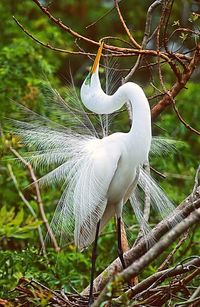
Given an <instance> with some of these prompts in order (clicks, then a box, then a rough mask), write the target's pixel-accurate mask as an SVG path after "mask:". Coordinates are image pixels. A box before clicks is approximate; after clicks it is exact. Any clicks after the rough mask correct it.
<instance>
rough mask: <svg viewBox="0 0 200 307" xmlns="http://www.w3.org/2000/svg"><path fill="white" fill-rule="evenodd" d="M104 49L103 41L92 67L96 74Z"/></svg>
mask: <svg viewBox="0 0 200 307" xmlns="http://www.w3.org/2000/svg"><path fill="white" fill-rule="evenodd" d="M102 50H103V42H101V45H100V47H99V49H98V51H97V55H96V58H95V60H94V64H93V66H92V69H91V73H92V74H94V73H95V71H96V69H97V66H98V64H99V61H100V58H101V54H102Z"/></svg>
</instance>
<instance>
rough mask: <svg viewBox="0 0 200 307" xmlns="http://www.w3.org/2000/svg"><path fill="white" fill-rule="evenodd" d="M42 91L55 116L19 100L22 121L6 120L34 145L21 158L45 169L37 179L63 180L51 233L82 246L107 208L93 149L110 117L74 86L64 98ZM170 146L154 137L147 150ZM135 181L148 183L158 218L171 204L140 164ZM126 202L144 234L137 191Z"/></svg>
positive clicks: (146, 227)
mask: <svg viewBox="0 0 200 307" xmlns="http://www.w3.org/2000/svg"><path fill="white" fill-rule="evenodd" d="M113 71H114V69H113V67H112V66H111V67H110V68H109V70H108V72H110V73H108V72H107V74H106V76H107V80H109V82H107V85H106V91H107V93H108V94H109V93H110V88H109V84H112V85H113V84H115V82H113V81H112V78H111V77H112V75H113ZM112 90H113V88H112V89H111V91H112ZM45 97H46V102H47V103H48V112H49V113H50V114H51V118H54V120H51V119H49V118H47V117H45V116H42V115H39V114H37V113H35V112H33V111H31V110H29V109H27V108H25V107H23V106H20V105H19V108H20V111H21V114H22V115H23V116H24V118H26V121H19V120H14V119H13V120H11V122H12V125H13V128H14V133H15V134H17V135H19V136H20V137H21V140H22V142H23V143H24V144H25V145H26V146H27V147H28V148H30V149H32V150H33V149H34V151H31V152H29V154H28V155H27V156H26V159H27V160H28V161H30V162H31V164H32V165H33V166H34V168H39V169H41V168H44V169H45V170H46V172H47V173H46V175H44V176H43V177H41V178H40V179H39V183H40V184H42V185H51V184H55V183H59V184H62V185H63V193H62V195H61V198H60V200H59V202H58V205H57V208H56V210H55V214H54V217H53V219H52V222H51V227H52V229H53V231H54V233H55V234H56V235H57V236H58V237H59V239H60V242H61V243H62V244H65V243H66V241H68V240H69V238H70V234H71V233H72V232H74V241H75V244H76V246H77V247H79V248H83V247H85V246H87V245H88V244H90V243H91V242H92V241H93V239H94V233H95V227H96V224H97V222H98V220H99V219H100V218H101V217H102V215H103V213H104V211H105V208H106V201H105V199H106V197H105V195H106V192H107V191H105V190H104V184H103V183H104V182H105V180H109V179H108V178H106V176H105V178H98V177H97V176H96V169H95V165H94V163H93V158H92V155H93V151H92V149H93V148H94V147H95V148H97V147H98V146H99V139H100V138H101V137H102V136H103V137H104V136H106V135H108V131H109V118H108V116H107V115H104V116H99V115H94V114H88V113H87V112H86V111H85V110H84V108H83V105H82V103H81V101H80V99H79V96H78V94H77V93H76V90H75V87H73V86H72V87H69V88H68V89H67V97H66V99H63V98H62V97H61V96H60V94H59V93H58V92H57V91H56V90H54V89H52V88H51V87H49V88H48V89H47V90H46V95H45ZM66 101H67V102H66ZM92 117H93V119H94V122H95V124H94V123H93V120H91V118H92ZM56 118H57V119H58V121H56ZM96 126H97V128H96ZM173 146H174V145H173V142H169V141H168V140H166V139H161V138H154V139H153V141H152V154H160V153H163V152H164V153H166V152H168V151H170V150H171V147H173ZM138 185H139V187H140V188H141V189H142V190H145V189H146V187H147V188H148V190H149V192H150V195H151V198H152V203H153V204H154V207H155V208H156V209H157V210H158V211H159V212H160V213H161V216H162V218H164V217H165V216H166V215H169V213H171V212H172V211H173V210H174V206H173V204H172V203H171V202H170V201H169V200H168V198H167V197H166V196H165V194H164V192H163V191H162V190H161V189H160V188H159V186H158V185H157V184H156V183H155V181H154V180H153V179H152V178H151V177H150V175H149V174H148V173H146V172H145V171H144V170H143V169H142V167H141V168H140V169H139V179H138ZM130 202H131V204H132V206H133V208H134V211H135V214H136V217H137V219H138V221H139V223H140V225H141V229H142V230H143V232H144V234H147V233H148V232H149V225H148V223H147V221H145V219H144V217H143V209H142V205H141V203H140V200H139V199H138V197H137V196H136V193H134V194H133V195H132V196H131V197H130ZM110 215H112V212H111V214H110ZM110 217H111V216H107V217H106V218H105V221H104V222H103V223H102V226H103V224H105V222H107V220H106V219H109V218H110Z"/></svg>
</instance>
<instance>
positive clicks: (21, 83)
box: [0, 0, 200, 297]
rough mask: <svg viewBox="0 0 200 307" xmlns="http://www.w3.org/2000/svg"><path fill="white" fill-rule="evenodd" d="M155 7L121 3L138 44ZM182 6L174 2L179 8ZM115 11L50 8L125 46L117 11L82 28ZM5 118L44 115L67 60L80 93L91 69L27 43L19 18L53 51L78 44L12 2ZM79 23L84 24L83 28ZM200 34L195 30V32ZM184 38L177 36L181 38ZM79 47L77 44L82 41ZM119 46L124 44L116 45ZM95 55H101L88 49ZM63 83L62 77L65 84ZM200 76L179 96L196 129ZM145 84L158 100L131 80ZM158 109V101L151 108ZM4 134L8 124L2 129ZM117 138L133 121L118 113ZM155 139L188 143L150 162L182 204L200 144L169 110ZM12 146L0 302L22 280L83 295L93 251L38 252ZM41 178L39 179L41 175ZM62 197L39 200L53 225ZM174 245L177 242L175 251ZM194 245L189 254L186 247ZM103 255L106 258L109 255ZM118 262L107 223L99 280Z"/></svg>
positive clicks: (1, 108) (1, 105)
mask: <svg viewBox="0 0 200 307" xmlns="http://www.w3.org/2000/svg"><path fill="white" fill-rule="evenodd" d="M150 2H152V1H143V2H142V1H139V0H136V1H134V9H133V6H132V2H131V1H121V2H120V7H121V10H122V12H123V16H124V17H125V20H126V22H127V25H128V26H129V28H130V30H131V32H132V33H133V34H134V37H135V38H136V40H138V41H139V42H141V38H142V34H143V29H144V26H145V12H146V10H147V7H148V5H149V3H150ZM176 3H177V2H176ZM176 3H175V5H174V13H173V16H172V18H171V20H170V21H169V24H170V25H171V27H172V28H173V30H175V29H176V27H179V26H180V25H181V16H180V6H179V5H177V4H176ZM112 5H113V2H112V1H91V0H87V1H75V0H71V1H66V0H60V1H53V3H52V4H51V6H50V7H51V10H52V11H53V12H54V13H55V15H56V16H58V17H60V18H61V20H62V21H63V22H64V23H66V24H67V25H69V26H70V27H72V29H75V30H76V31H78V32H80V33H83V34H85V35H87V36H90V37H94V38H95V39H96V40H98V39H99V38H101V37H103V36H107V35H114V36H119V37H121V38H123V39H126V40H127V37H126V35H125V33H124V29H123V28H122V26H121V24H120V23H119V19H118V17H117V14H116V12H115V11H114V10H113V11H111V13H110V14H108V15H106V16H105V17H104V18H103V19H102V20H101V21H99V22H97V23H96V24H95V25H94V26H93V27H90V28H88V29H86V28H85V27H86V26H87V25H89V24H91V23H92V22H94V21H95V20H96V19H97V18H99V17H101V16H102V15H104V14H105V13H106V12H107V10H108V9H110V8H111V7H112ZM0 13H1V19H0V28H1V40H0V117H2V118H3V117H18V116H19V112H18V108H17V106H16V104H15V103H13V102H12V101H10V100H14V101H16V102H19V103H22V104H23V105H25V106H27V107H29V108H30V109H33V110H37V111H38V112H41V113H43V112H44V111H43V99H42V97H41V95H40V93H41V80H43V81H44V82H46V80H47V79H48V80H49V81H50V82H51V84H52V85H53V87H55V88H56V89H57V90H58V91H59V92H61V93H64V92H65V80H63V79H64V78H68V75H69V73H68V72H69V64H68V63H69V60H70V65H71V67H72V74H73V76H74V79H75V80H74V82H75V84H76V85H77V86H78V87H79V85H80V83H81V82H82V80H83V79H84V77H85V76H86V74H87V72H86V69H87V68H88V67H89V66H90V63H91V62H90V61H89V60H88V59H87V58H80V57H79V58H77V57H69V55H66V54H61V53H55V52H53V51H51V50H48V49H45V48H43V47H41V46H40V45H38V44H36V43H35V42H33V41H32V40H31V39H30V38H29V37H27V36H26V35H25V34H24V33H23V32H22V31H21V30H20V29H19V28H18V27H17V25H16V24H15V22H14V21H13V19H12V15H15V16H16V17H17V18H19V20H20V22H21V23H22V24H23V25H24V26H25V27H26V28H27V29H28V30H29V31H30V32H31V33H33V34H34V35H35V36H36V37H38V38H39V39H41V40H42V41H44V42H46V43H47V42H49V43H50V44H52V45H53V46H56V47H60V48H66V49H70V48H72V47H74V43H73V38H72V37H70V36H69V35H68V34H67V33H64V32H61V31H60V30H59V29H58V28H57V27H56V26H55V25H53V24H52V23H50V21H49V20H48V18H47V17H46V16H45V15H43V14H42V13H41V11H40V10H39V9H38V8H37V7H36V6H35V5H34V3H33V1H30V0H24V1H23V4H22V2H21V1H7V0H2V1H1V6H0ZM159 13H160V12H159V10H157V13H156V14H155V16H154V18H153V26H154V24H155V23H156V21H157V18H158V14H159ZM80 20H81V22H80ZM197 21H198V18H197V15H192V16H191V18H190V20H189V22H191V23H195V24H197ZM197 28H198V27H197ZM179 36H180V37H179ZM194 40H195V38H194V37H192V36H190V35H189V36H186V35H185V33H179V34H178V37H177V41H185V42H186V44H188V45H191V44H193V42H194ZM78 43H79V42H78ZM115 43H116V44H118V45H119V46H120V45H121V44H122V43H121V42H118V41H115ZM80 45H81V47H83V48H85V50H88V49H89V48H92V47H91V46H88V45H85V44H84V43H82V42H81V43H80ZM89 51H90V52H92V51H96V49H95V48H94V50H92V49H91V50H89ZM134 61H135V59H134V58H130V57H129V58H127V59H121V60H120V68H125V69H127V68H128V69H129V68H130V67H132V66H133V63H134ZM162 69H163V71H164V75H165V82H166V86H167V87H168V85H169V86H170V85H171V84H172V82H173V80H174V75H173V74H172V73H170V71H169V68H167V67H166V66H164V65H163V66H162ZM152 71H153V73H154V76H155V80H154V84H156V86H158V87H159V83H160V81H159V78H158V74H157V71H155V70H153V69H152ZM63 76H64V77H63ZM198 78H199V75H198V74H197V76H195V75H194V76H193V78H192V80H191V81H190V82H189V83H188V84H187V89H184V90H182V92H181V93H180V94H179V95H178V97H177V106H178V108H179V111H180V113H181V115H182V116H183V118H184V119H185V120H186V121H187V122H188V123H190V124H191V125H192V126H194V127H196V128H197V129H200V127H199V107H200V100H199V82H198ZM133 81H135V82H139V83H140V84H143V86H144V89H145V92H146V93H147V94H149V95H154V94H155V93H154V91H152V87H151V88H150V86H149V84H150V81H152V80H151V76H150V74H149V71H148V70H147V69H144V70H140V71H138V73H136V74H135V76H134V80H133ZM153 103H155V101H154V102H153ZM2 122H3V124H4V127H5V129H6V127H7V124H5V123H4V121H2ZM112 128H113V130H114V131H127V130H128V129H129V122H128V119H127V114H126V112H123V113H120V114H119V115H118V116H117V117H116V118H114V120H113V126H112ZM153 134H154V135H159V136H165V137H167V138H172V139H175V140H177V141H183V142H184V143H180V144H178V145H177V150H176V151H175V152H173V153H171V155H169V156H167V157H166V156H163V157H154V158H153V159H152V161H151V164H152V166H153V167H155V168H156V169H157V170H159V171H161V172H163V173H165V174H166V175H167V179H165V180H163V179H160V178H159V177H156V179H157V180H158V181H159V183H160V184H161V185H162V187H163V189H164V190H165V191H166V192H167V194H168V195H169V196H170V198H171V199H172V200H174V202H175V203H176V204H178V203H179V202H180V201H181V200H183V199H184V198H185V197H186V196H187V195H188V194H189V193H190V192H191V190H192V188H193V183H194V174H195V170H196V168H197V165H198V160H199V146H200V138H198V137H196V135H194V134H192V133H191V132H190V131H189V130H187V129H186V128H185V127H184V126H183V124H182V123H180V121H179V120H178V119H177V116H176V115H175V113H174V111H173V110H172V109H171V108H169V109H168V110H167V111H166V112H165V113H163V114H162V116H160V118H159V119H158V121H157V122H156V124H155V125H154V126H153ZM10 145H12V146H13V147H14V148H16V149H17V150H19V151H20V152H25V151H26V149H25V148H23V147H22V146H21V145H20V144H19V143H17V140H16V138H15V137H13V136H11V135H10V134H9V133H6V132H4V135H3V137H2V138H1V141H0V158H1V159H2V161H1V165H0V186H1V189H0V199H1V208H0V240H1V241H0V242H1V251H0V296H4V297H7V296H8V295H9V296H10V295H12V294H10V293H9V294H8V291H10V290H12V289H13V288H14V287H15V286H16V285H17V283H18V281H19V278H21V277H22V276H25V277H26V278H34V279H36V280H38V281H40V282H41V283H44V284H45V285H47V286H48V287H50V288H52V289H61V288H62V287H64V289H65V290H66V291H70V292H73V291H72V287H75V288H76V289H77V290H78V291H80V290H81V289H83V288H84V287H85V286H86V285H87V284H88V282H89V271H90V257H91V248H88V249H87V250H86V251H84V252H83V253H78V252H76V251H75V248H74V246H73V245H69V246H67V247H66V248H64V249H63V250H62V251H61V253H60V254H56V253H55V252H54V250H52V249H48V251H47V258H48V259H46V258H45V257H44V256H43V255H42V254H41V253H40V241H39V237H38V232H37V227H38V226H39V225H41V228H42V229H43V232H44V227H43V225H42V224H41V221H40V222H38V221H36V220H35V219H33V218H32V217H31V216H30V213H29V211H28V209H27V208H26V207H25V206H24V205H23V203H22V201H21V199H20V197H19V195H18V192H17V190H16V188H15V186H14V184H13V181H12V178H11V177H10V174H9V172H8V169H7V161H6V159H13V155H12V154H11V153H10V151H9V146H10ZM9 162H10V163H12V166H13V172H14V174H15V176H16V178H17V181H18V184H19V188H20V189H21V191H22V192H23V194H24V195H25V197H26V199H27V200H28V202H29V204H30V205H31V206H32V207H33V209H34V211H35V213H36V215H37V216H39V212H38V207H37V204H36V201H35V191H34V189H33V187H32V186H31V187H29V188H27V186H28V185H29V184H30V183H31V179H30V177H29V173H28V171H27V170H26V168H24V167H23V166H22V165H21V164H19V163H16V161H15V160H11V161H9ZM37 175H38V177H39V175H40V174H39V173H37ZM59 196H60V190H59V188H57V187H52V188H51V189H48V190H45V189H43V190H42V200H43V203H44V209H45V212H46V214H47V217H48V220H49V221H50V219H51V217H52V215H53V212H54V210H55V207H56V203H57V201H58V198H59ZM126 219H127V224H128V225H133V226H134V225H135V224H136V220H135V217H134V216H133V212H132V210H131V209H130V208H129V209H128V210H127V214H126ZM158 220H159V218H158V216H155V215H154V214H153V215H152V218H151V223H152V224H155V223H156V222H157V221H158ZM137 232H138V228H137V227H135V228H134V229H131V231H130V233H131V239H132V240H133V239H135V238H136V236H137ZM199 241H200V237H199V233H198V232H197V231H195V232H194V237H193V239H192V238H191V237H190V236H189V238H188V239H187V240H185V242H184V244H183V246H182V247H181V249H180V251H179V252H178V254H177V255H176V257H174V259H173V263H177V262H178V261H180V259H182V257H183V255H184V257H189V256H191V255H193V254H198V252H199V251H198V246H197V244H196V243H195V242H199ZM175 245H176V242H175V243H174V246H172V248H173V247H175ZM33 246H35V247H34V248H33ZM188 246H189V248H187V247H188ZM105 255H106V256H105ZM116 255H117V245H116V233H115V224H114V222H111V223H109V225H108V226H107V227H106V229H105V231H104V233H103V234H102V235H101V236H100V238H99V245H98V258H97V273H100V272H101V271H102V270H103V269H104V268H105V267H106V266H107V265H108V264H109V263H111V261H112V260H113V259H114V258H115V257H116ZM165 256H166V255H165V254H164V255H162V256H161V257H160V258H159V260H158V259H155V262H154V263H153V264H152V265H151V266H149V268H148V269H147V270H146V271H145V272H144V274H143V275H142V277H143V276H144V277H146V276H148V275H150V274H151V273H153V272H155V268H157V267H158V265H159V264H160V263H161V262H162V260H163V259H164V257H165Z"/></svg>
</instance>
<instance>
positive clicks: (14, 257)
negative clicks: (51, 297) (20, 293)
mask: <svg viewBox="0 0 200 307" xmlns="http://www.w3.org/2000/svg"><path fill="white" fill-rule="evenodd" d="M0 255H1V257H0V296H4V297H5V296H7V291H10V290H12V289H14V288H15V286H16V285H17V283H18V281H19V279H20V278H21V277H22V276H23V277H26V278H28V279H32V278H33V279H35V280H38V281H40V282H41V283H43V284H45V285H46V286H48V287H50V288H51V289H61V288H64V290H65V291H66V292H71V291H73V290H72V289H73V288H75V289H77V291H80V290H81V288H82V287H84V286H86V285H87V283H88V282H89V279H88V276H87V272H88V271H89V269H90V261H89V260H88V259H87V258H86V257H85V256H84V255H83V254H82V253H78V252H76V251H75V250H74V248H73V247H72V246H69V247H68V249H67V250H65V251H62V252H61V253H59V254H56V253H55V252H54V251H53V250H48V254H47V257H48V258H46V257H45V256H44V255H42V253H41V251H39V250H37V249H35V248H33V247H28V248H27V249H25V250H21V251H9V250H7V251H2V252H1V253H0Z"/></svg>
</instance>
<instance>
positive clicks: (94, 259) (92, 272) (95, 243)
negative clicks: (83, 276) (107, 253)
mask: <svg viewBox="0 0 200 307" xmlns="http://www.w3.org/2000/svg"><path fill="white" fill-rule="evenodd" d="M99 227H100V221H99V222H98V223H97V228H96V235H95V240H94V246H93V251H92V269H91V277H90V294H89V301H88V306H91V305H92V303H93V301H94V299H93V282H94V273H95V263H96V258H97V239H98V235H99Z"/></svg>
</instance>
